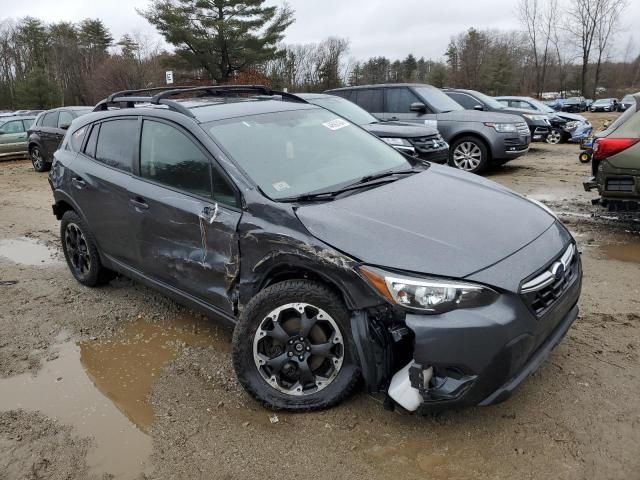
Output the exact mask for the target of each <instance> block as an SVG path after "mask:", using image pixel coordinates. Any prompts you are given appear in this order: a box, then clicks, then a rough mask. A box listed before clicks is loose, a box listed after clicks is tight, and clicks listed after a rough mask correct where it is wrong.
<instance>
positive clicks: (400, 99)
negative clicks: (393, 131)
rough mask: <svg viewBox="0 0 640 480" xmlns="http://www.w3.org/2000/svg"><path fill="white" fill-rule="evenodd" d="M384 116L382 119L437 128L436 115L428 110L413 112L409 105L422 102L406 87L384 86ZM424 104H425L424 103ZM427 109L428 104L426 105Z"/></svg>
mask: <svg viewBox="0 0 640 480" xmlns="http://www.w3.org/2000/svg"><path fill="white" fill-rule="evenodd" d="M384 100H385V101H384V103H385V117H384V120H387V121H388V120H398V121H401V122H413V123H420V124H422V125H426V126H429V127H433V128H437V115H435V114H433V113H431V112H430V111H425V112H413V111H411V105H412V104H414V103H424V102H423V101H422V100H421V99H420V98H418V96H417V95H416V94H415V93H413V92H412V91H411V90H410V89H409V88H407V87H388V88H385V99H384ZM425 106H426V105H425ZM426 107H427V109H428V106H426Z"/></svg>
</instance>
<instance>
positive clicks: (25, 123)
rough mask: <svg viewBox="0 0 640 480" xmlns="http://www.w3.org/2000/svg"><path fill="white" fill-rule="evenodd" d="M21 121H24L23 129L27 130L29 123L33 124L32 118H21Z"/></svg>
mask: <svg viewBox="0 0 640 480" xmlns="http://www.w3.org/2000/svg"><path fill="white" fill-rule="evenodd" d="M22 123H24V129H25V130H28V129H30V128H31V125H33V119H32V118H31V119H29V120H23V121H22Z"/></svg>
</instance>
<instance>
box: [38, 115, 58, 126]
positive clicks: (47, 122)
mask: <svg viewBox="0 0 640 480" xmlns="http://www.w3.org/2000/svg"><path fill="white" fill-rule="evenodd" d="M42 126H43V127H51V128H58V112H49V113H45V114H44V118H43V119H42Z"/></svg>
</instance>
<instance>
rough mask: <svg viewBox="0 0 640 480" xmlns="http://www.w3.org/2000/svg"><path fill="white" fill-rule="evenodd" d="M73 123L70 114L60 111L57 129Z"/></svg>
mask: <svg viewBox="0 0 640 480" xmlns="http://www.w3.org/2000/svg"><path fill="white" fill-rule="evenodd" d="M71 122H73V115H71V113H69V112H66V111H62V112H60V116H59V117H58V128H63V127H65V126H66V127H68V126H69V125H71Z"/></svg>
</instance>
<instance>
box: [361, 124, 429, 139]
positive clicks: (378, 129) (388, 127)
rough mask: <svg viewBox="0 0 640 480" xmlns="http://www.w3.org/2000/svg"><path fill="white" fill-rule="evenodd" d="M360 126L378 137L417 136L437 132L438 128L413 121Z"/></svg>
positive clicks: (426, 135) (425, 135)
mask: <svg viewBox="0 0 640 480" xmlns="http://www.w3.org/2000/svg"><path fill="white" fill-rule="evenodd" d="M361 126H362V128H364V129H365V130H367V131H368V132H370V133H373V134H374V135H376V136H378V137H401V138H418V137H430V136H432V135H437V134H438V130H436V129H435V128H433V127H427V126H419V125H416V124H415V123H402V122H380V123H370V124H368V125H361Z"/></svg>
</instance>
